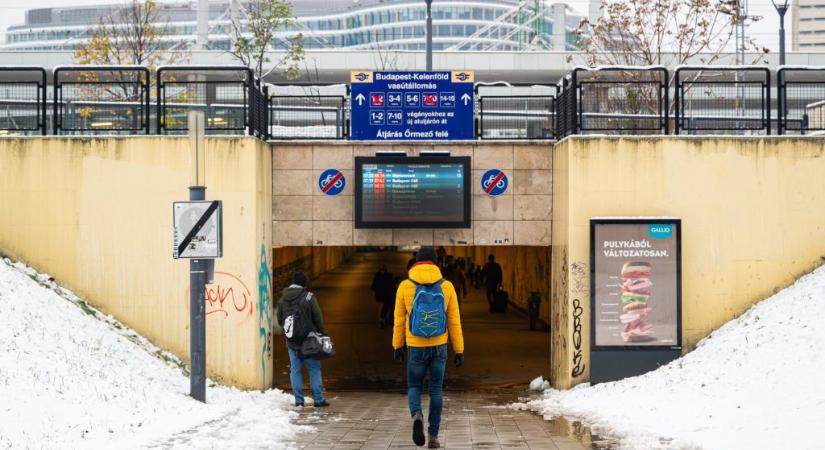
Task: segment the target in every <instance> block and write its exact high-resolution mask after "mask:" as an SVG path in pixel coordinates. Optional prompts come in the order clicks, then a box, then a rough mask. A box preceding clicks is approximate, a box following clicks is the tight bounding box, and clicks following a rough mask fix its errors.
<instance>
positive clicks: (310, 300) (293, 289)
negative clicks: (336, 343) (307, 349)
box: [278, 284, 327, 348]
mask: <svg viewBox="0 0 825 450" xmlns="http://www.w3.org/2000/svg"><path fill="white" fill-rule="evenodd" d="M295 302H299V304H300V308H301V317H306V318H307V319H308V320H309V324H310V328H311V331H314V332H316V333H321V334H327V330H326V328H324V318H323V317H322V316H321V307H320V306H319V305H318V300H317V299H316V298H315V295H314V294H313V293H312V292H309V291H308V290H307V289H306V288H305V287H302V286H298V285H294V284H293V285H292V286H289V287H288V288H286V289H284V291H283V293H282V294H281V299H280V300H278V326H280V327H281V328H283V327H284V321H285V320H286V317H284V311H285V309H286V308H285V307H286V306H288V305H289V306H292V304H294V303H295ZM290 309H291V308H290ZM287 342H288V343H289V341H287ZM289 346H290V347H292V348H300V347H301V346H300V345H298V344H295V345H293V344H292V343H289Z"/></svg>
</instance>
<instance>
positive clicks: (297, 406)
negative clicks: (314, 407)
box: [295, 402, 304, 408]
mask: <svg viewBox="0 0 825 450" xmlns="http://www.w3.org/2000/svg"><path fill="white" fill-rule="evenodd" d="M303 406H304V402H295V407H296V408H302V407H303Z"/></svg>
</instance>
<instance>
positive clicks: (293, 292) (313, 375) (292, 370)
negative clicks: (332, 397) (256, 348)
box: [277, 270, 329, 408]
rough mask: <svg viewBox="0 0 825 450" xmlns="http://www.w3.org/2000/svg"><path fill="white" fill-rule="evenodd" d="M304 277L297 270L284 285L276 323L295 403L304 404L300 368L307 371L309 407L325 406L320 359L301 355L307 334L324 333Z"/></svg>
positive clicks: (296, 404)
mask: <svg viewBox="0 0 825 450" xmlns="http://www.w3.org/2000/svg"><path fill="white" fill-rule="evenodd" d="M307 281H308V280H307V276H306V274H305V273H304V272H303V271H301V270H298V271H296V272H295V273H294V274H293V276H292V284H291V285H290V286H289V287H287V288H285V289H284V291H283V293H282V294H281V299H280V300H278V314H277V315H278V325H280V326H281V328H283V330H284V336H285V337H286V342H287V351H288V352H289V381H290V383H291V384H292V395H293V396H295V406H304V376H303V373H302V368H303V367H306V369H307V372H308V373H309V386H310V389H311V390H312V398H313V400H314V403H313V406H315V407H316V408H320V407H324V406H329V403H328V402H327V401H326V400H324V385H323V380H322V379H321V361H319V360H317V359H314V358H305V357H304V355H303V354H301V344H302V343H303V341H304V339H305V338H306V337H307V335H308V334H309V333H310V332H312V331H314V332H316V333H320V334H327V332H326V329H325V328H324V319H323V317H322V316H321V307H320V305H318V300H316V299H315V295H314V294H313V293H312V292H310V291H309V290H307Z"/></svg>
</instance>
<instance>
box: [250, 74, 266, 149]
mask: <svg viewBox="0 0 825 450" xmlns="http://www.w3.org/2000/svg"><path fill="white" fill-rule="evenodd" d="M266 98H267V93H266V88H264V90H263V91H261V86H260V80H257V79H256V80H254V82H253V87H252V88H251V89H249V135H250V136H255V137H258V138H260V139H263V140H266V139H268V138H269V131H268V123H267V122H268V120H269V114H268V112H267V99H266Z"/></svg>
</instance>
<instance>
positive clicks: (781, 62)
mask: <svg viewBox="0 0 825 450" xmlns="http://www.w3.org/2000/svg"><path fill="white" fill-rule="evenodd" d="M776 11H777V12H778V13H779V65H780V66H784V65H785V12H787V11H788V8H776Z"/></svg>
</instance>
